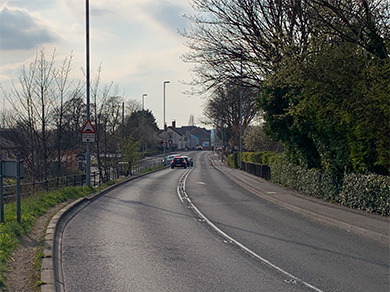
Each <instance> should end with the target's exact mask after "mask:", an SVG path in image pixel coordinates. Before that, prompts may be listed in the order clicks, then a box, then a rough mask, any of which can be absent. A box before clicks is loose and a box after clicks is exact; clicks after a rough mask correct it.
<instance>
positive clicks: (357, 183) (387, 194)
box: [270, 160, 390, 216]
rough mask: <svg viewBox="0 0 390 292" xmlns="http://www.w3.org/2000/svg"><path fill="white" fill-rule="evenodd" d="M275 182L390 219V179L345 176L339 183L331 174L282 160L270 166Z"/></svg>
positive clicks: (368, 176)
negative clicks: (389, 217)
mask: <svg viewBox="0 0 390 292" xmlns="http://www.w3.org/2000/svg"><path fill="white" fill-rule="evenodd" d="M270 167H271V181H272V182H274V183H278V184H281V185H283V186H285V187H288V188H291V189H294V190H296V191H298V192H301V193H303V194H307V195H310V196H315V197H318V198H323V199H325V200H327V201H330V202H337V203H340V204H342V205H345V206H348V207H350V208H356V209H360V210H365V211H367V212H372V213H378V214H380V215H384V216H389V215H390V177H388V176H381V175H377V174H354V173H351V174H345V175H344V178H343V181H337V180H336V179H335V178H333V177H332V176H331V175H330V174H327V173H323V172H321V171H319V170H316V169H305V168H302V167H299V166H297V165H294V164H291V163H288V162H286V161H284V160H279V161H278V162H277V163H275V164H272V165H270Z"/></svg>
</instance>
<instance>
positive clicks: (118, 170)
mask: <svg viewBox="0 0 390 292" xmlns="http://www.w3.org/2000/svg"><path fill="white" fill-rule="evenodd" d="M161 164H162V160H161V159H160V158H152V159H147V160H142V161H140V162H138V163H135V164H133V165H132V167H131V168H130V170H129V171H127V168H128V167H127V165H126V167H124V166H123V165H122V166H118V167H110V168H106V169H102V171H101V172H99V171H92V172H91V185H92V186H94V187H96V186H98V185H100V184H101V183H103V182H107V181H110V180H114V179H117V178H121V177H125V176H129V175H138V174H139V173H142V172H143V171H144V170H145V169H149V168H154V167H156V166H158V165H161ZM85 184H86V175H85V174H80V175H70V176H63V177H56V178H52V179H48V180H46V181H39V182H23V180H22V183H21V196H22V197H23V196H29V195H32V194H34V193H37V192H40V191H50V190H55V189H58V188H61V187H66V186H83V185H85ZM3 195H4V201H5V202H9V201H13V200H15V199H16V184H8V185H7V184H5V182H4V185H3Z"/></svg>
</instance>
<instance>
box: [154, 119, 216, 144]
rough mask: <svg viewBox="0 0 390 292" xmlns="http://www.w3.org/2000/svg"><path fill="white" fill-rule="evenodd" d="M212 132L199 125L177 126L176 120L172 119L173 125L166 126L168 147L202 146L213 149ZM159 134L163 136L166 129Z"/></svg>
mask: <svg viewBox="0 0 390 292" xmlns="http://www.w3.org/2000/svg"><path fill="white" fill-rule="evenodd" d="M210 134H211V131H210V130H206V129H205V128H200V127H197V126H184V127H180V128H177V127H176V121H172V126H169V127H166V137H167V147H168V148H174V149H176V150H185V149H195V148H196V147H197V146H202V147H203V148H204V149H211V140H210V139H211V137H210ZM159 135H160V136H161V137H162V136H163V135H164V131H162V132H161V133H160V134H159Z"/></svg>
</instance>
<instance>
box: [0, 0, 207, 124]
mask: <svg viewBox="0 0 390 292" xmlns="http://www.w3.org/2000/svg"><path fill="white" fill-rule="evenodd" d="M89 2H90V54H91V56H90V60H91V63H90V64H91V78H92V77H93V76H94V75H95V74H96V71H97V68H98V66H99V64H102V76H101V78H102V82H103V83H108V82H110V81H114V82H115V83H116V84H118V86H119V94H120V95H123V96H124V97H125V98H126V99H127V100H129V99H137V100H139V101H141V100H142V94H144V93H146V94H147V95H148V96H147V97H145V108H146V109H149V110H151V111H152V112H153V114H154V116H155V117H156V120H157V123H158V125H159V126H160V127H161V125H162V119H163V82H164V81H165V80H170V82H171V83H170V84H168V85H167V87H166V112H165V116H166V121H167V123H168V125H170V124H171V121H172V120H173V119H175V120H176V124H177V126H186V125H188V121H189V118H190V115H191V114H193V115H194V116H195V122H198V121H199V120H200V118H201V116H202V108H203V103H204V100H202V99H200V98H199V97H196V96H187V95H185V94H184V92H185V91H187V90H189V89H190V88H188V86H186V85H183V84H182V83H181V82H180V81H183V80H184V81H187V82H188V81H191V73H190V71H189V69H190V68H191V65H189V64H185V63H184V62H183V61H181V59H180V56H181V55H182V54H183V53H185V52H186V51H188V49H187V48H186V46H185V45H184V43H185V42H186V39H185V38H183V37H182V36H181V35H180V34H179V33H178V30H183V29H185V28H186V27H187V25H188V23H187V20H186V19H185V18H184V17H183V14H192V13H193V11H192V8H191V6H190V4H189V2H188V0H126V1H124V0H90V1H89ZM41 49H44V50H45V52H46V57H47V58H49V57H50V56H51V55H52V53H53V51H54V49H55V50H56V55H57V57H56V63H57V64H60V63H61V62H62V61H63V59H64V57H65V56H67V55H70V54H71V52H73V55H74V61H73V69H72V77H73V78H74V79H76V80H84V77H83V76H84V75H83V73H82V69H81V68H85V67H86V65H85V62H86V61H85V1H83V0H25V1H24V0H8V1H5V0H0V54H1V55H0V83H1V85H2V86H3V88H5V89H6V90H7V89H8V88H9V87H10V84H11V79H13V80H17V78H18V76H19V75H20V69H21V67H22V65H23V64H29V63H31V61H33V60H34V58H35V55H36V52H37V50H41ZM0 94H1V95H2V93H0ZM5 106H6V107H7V104H5Z"/></svg>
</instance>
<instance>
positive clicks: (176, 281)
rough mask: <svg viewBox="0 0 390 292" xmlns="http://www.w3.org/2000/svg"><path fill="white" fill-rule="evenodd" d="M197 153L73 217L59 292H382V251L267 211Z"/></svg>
mask: <svg viewBox="0 0 390 292" xmlns="http://www.w3.org/2000/svg"><path fill="white" fill-rule="evenodd" d="M208 154H209V152H206V151H204V152H203V151H202V152H198V153H197V154H196V156H195V159H194V168H193V169H190V168H189V169H181V168H175V169H164V170H162V171H159V172H156V173H153V174H149V175H147V176H145V177H143V178H139V179H135V180H133V181H130V182H129V183H127V184H125V185H122V186H120V187H118V188H116V189H114V190H113V191H111V192H110V193H108V194H106V195H104V196H103V197H101V198H99V199H97V200H95V201H94V202H93V203H91V204H89V205H88V206H87V207H85V208H83V209H82V210H80V211H79V212H78V213H77V215H75V216H74V217H73V218H72V219H71V220H70V221H69V222H68V224H67V226H66V228H65V230H64V233H63V237H62V247H61V251H62V273H63V281H64V289H65V291H389V288H390V287H389V247H388V246H386V245H384V244H381V243H378V242H376V241H373V240H369V239H366V238H364V237H361V236H358V235H354V234H351V233H348V232H347V231H344V230H341V229H337V228H334V227H329V226H326V225H324V224H320V223H317V222H315V221H313V220H311V219H308V218H305V217H303V216H301V215H298V214H296V213H294V212H292V211H289V210H286V209H283V208H280V207H278V206H276V205H274V204H272V203H269V202H267V201H265V200H263V199H261V198H259V197H257V196H255V195H253V194H251V193H249V192H248V191H246V190H244V189H242V188H241V187H240V186H239V185H237V184H235V183H234V182H233V181H231V180H229V179H228V178H227V177H226V176H224V174H223V173H221V172H220V171H218V170H216V169H215V168H214V167H213V166H212V165H211V163H210V161H209V160H208Z"/></svg>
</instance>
